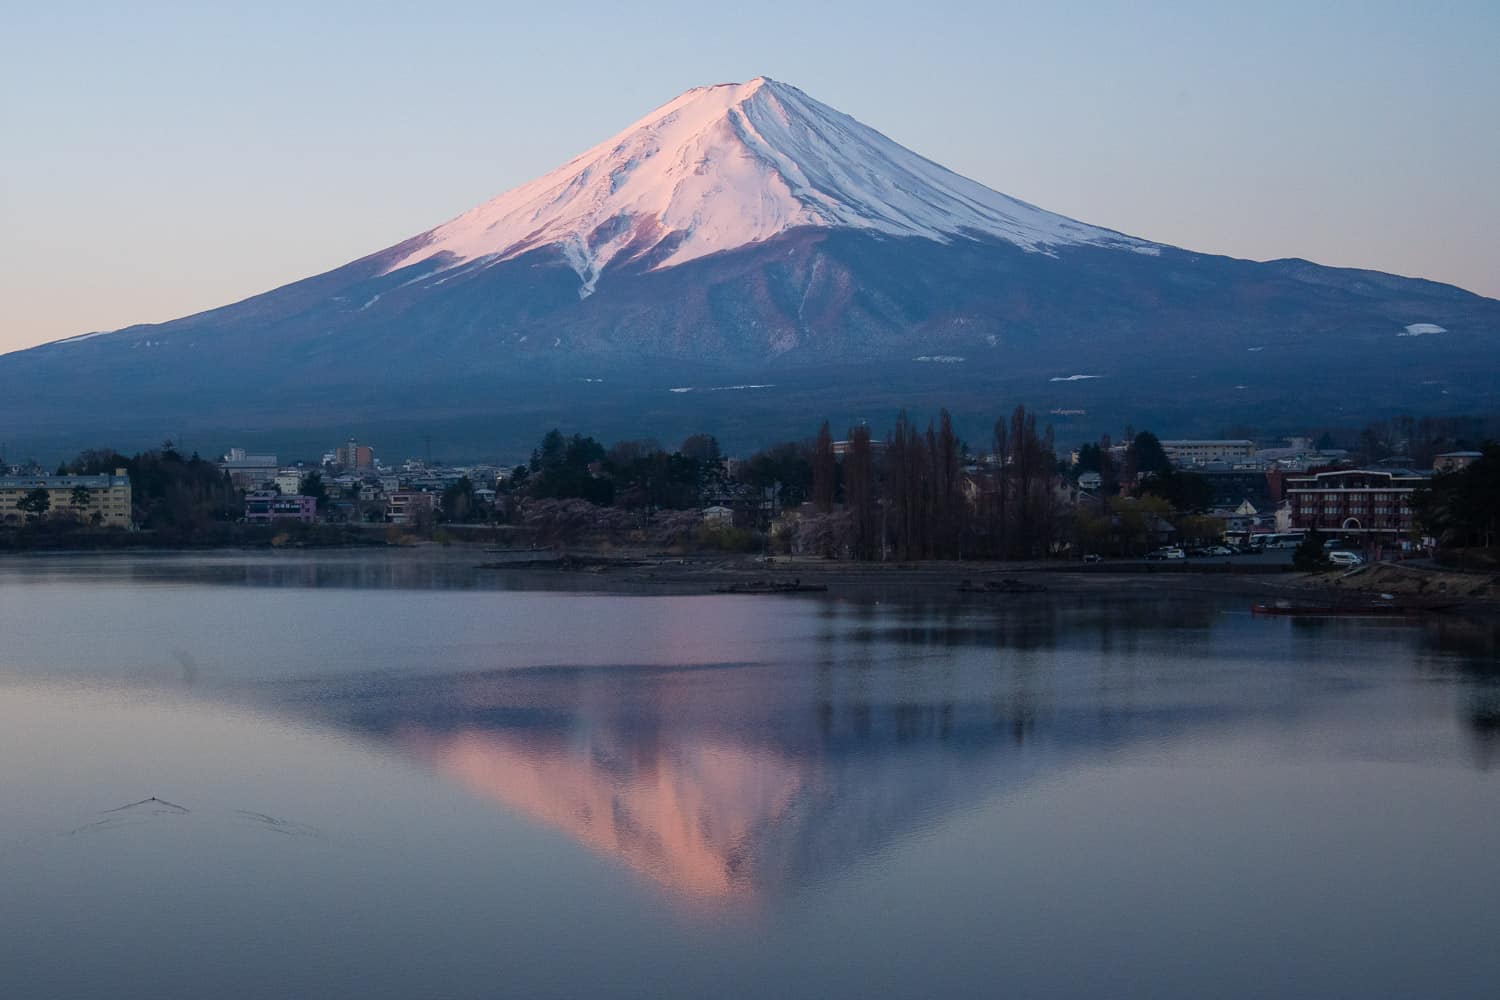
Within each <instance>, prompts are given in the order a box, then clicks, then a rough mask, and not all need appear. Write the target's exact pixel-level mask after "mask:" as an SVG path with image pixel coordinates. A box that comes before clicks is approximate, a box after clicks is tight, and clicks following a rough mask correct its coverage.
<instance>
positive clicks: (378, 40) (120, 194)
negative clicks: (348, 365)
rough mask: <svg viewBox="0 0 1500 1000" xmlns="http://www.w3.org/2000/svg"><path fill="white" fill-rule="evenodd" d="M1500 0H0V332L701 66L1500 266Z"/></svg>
mask: <svg viewBox="0 0 1500 1000" xmlns="http://www.w3.org/2000/svg"><path fill="white" fill-rule="evenodd" d="M1497 53H1500V3H1495V2H1494V0H1485V2H1462V0H1453V2H1446V3H1441V4H1432V5H1418V4H1411V3H1383V2H1363V3H1335V2H1324V3H1319V4H1315V5H1314V4H1305V3H1275V2H1271V3H1259V4H1233V5H1230V4H1201V3H1181V4H1170V3H1159V4H1152V5H1147V4H1146V3H1144V2H1138V3H1088V4H1085V3H1055V4H1045V5H1043V4H1035V3H1026V4H1009V3H1003V2H996V0H982V2H981V0H975V2H954V3H942V2H928V3H923V4H915V3H911V2H905V3H887V2H884V0H863V2H858V3H844V2H823V3H817V4H813V3H807V2H806V0H799V2H795V3H785V2H781V0H741V2H738V3H730V4H708V3H703V2H701V0H700V2H697V3H678V2H675V0H674V2H655V3H651V4H622V3H619V2H618V0H615V2H611V3H596V2H592V0H575V2H571V3H553V4H536V3H531V4H512V3H506V2H496V0H489V2H483V3H477V2H469V0H450V2H448V3H444V4H441V5H416V4H389V5H387V4H383V3H377V2H361V3H323V4H319V3H316V2H311V0H309V2H306V3H298V4H282V3H278V2H275V0H267V2H261V3H256V4H235V5H229V4H223V5H218V4H212V5H210V4H199V3H175V4H159V3H150V2H141V3H133V4H120V3H114V2H111V3H70V2H67V0H52V2H48V3H44V4H43V3H33V4H24V5H23V4H21V3H20V2H19V0H4V3H3V7H0V352H3V351H8V350H14V349H18V348H22V347H26V346H30V345H34V344H38V343H42V342H45V341H49V340H55V339H58V338H62V337H67V336H73V335H76V334H80V333H86V332H91V331H95V330H110V329H116V328H119V327H123V326H127V325H130V324H132V323H140V322H156V321H163V320H168V319H174V318H176V317H179V316H184V315H188V314H190V313H193V312H197V311H199V310H202V309H208V308H212V307H214V306H218V305H224V304H226V303H229V302H233V301H236V300H238V299H241V298H244V297H246V296H248V295H252V294H255V293H257V292H261V291H265V290H267V289H269V288H273V287H276V286H278V285H281V284H285V283H287V282H289V281H295V280H297V279H299V278H303V277H307V276H309V275H312V274H316V273H319V272H322V271H326V270H329V269H331V268H334V267H337V266H339V265H340V264H343V263H346V262H347V261H349V260H353V259H355V258H357V257H361V256H364V255H365V254H368V253H371V252H373V251H375V250H379V249H382V248H384V247H386V246H389V245H391V244H394V243H397V242H399V241H400V240H402V239H405V238H406V237H409V236H412V235H415V234H416V233H419V232H422V231H425V230H427V229H430V228H432V227H433V226H434V225H437V224H438V223H440V222H443V221H446V220H447V219H449V218H451V217H453V216H455V215H457V214H459V213H460V212H462V211H464V210H466V209H468V208H471V207H473V206H474V205H476V204H479V203H480V202H482V201H485V200H486V199H488V198H490V197H493V196H494V195H496V194H499V193H500V192H502V191H504V190H506V189H508V188H510V187H513V186H515V185H517V184H520V183H523V182H525V181H527V180H530V179H531V178H533V177H535V176H537V175H539V174H541V173H544V172H546V171H547V170H550V169H552V168H553V167H556V166H558V165H560V164H561V163H563V162H564V161H566V160H568V159H570V158H572V157H573V156H574V155H576V154H578V153H580V152H582V151H583V150H584V149H586V148H588V147H590V146H592V145H594V144H595V143H597V142H599V141H601V140H603V139H605V138H607V137H608V136H610V135H612V134H613V133H615V132H617V131H619V130H620V129H622V128H624V127H625V126H626V125H628V124H630V123H631V122H633V121H635V120H636V119H637V118H640V117H642V116H643V115H645V114H646V113H647V112H648V111H650V110H651V109H653V108H655V107H656V106H658V105H660V104H663V103H665V102H667V101H668V100H670V99H671V98H673V97H674V96H676V95H677V94H679V93H681V92H682V91H684V90H687V89H689V88H691V87H694V86H700V85H704V84H711V83H720V82H725V81H735V80H745V79H749V78H751V77H754V76H757V75H766V76H770V77H773V78H775V79H778V80H782V81H785V82H787V83H791V84H793V85H795V86H798V87H800V88H802V89H803V90H805V91H807V92H808V93H809V94H811V95H812V96H813V97H816V98H818V99H819V100H821V101H823V102H825V103H827V104H831V105H832V106H834V107H836V108H838V109H839V110H841V111H844V112H847V113H848V114H851V115H853V116H854V117H856V118H858V119H860V120H861V121H863V122H865V123H866V124H868V125H871V126H873V127H875V128H877V129H879V130H880V131H882V132H884V133H886V134H887V135H889V136H890V137H892V138H893V139H895V140H897V141H898V142H901V143H903V144H904V145H906V146H908V147H910V148H912V149H914V150H916V151H917V152H919V153H922V154H923V155H925V156H927V157H929V158H930V159H933V160H936V161H938V162H939V163H942V164H943V165H945V166H947V167H949V168H951V169H953V170H956V171H958V172H959V173H962V174H965V175H967V176H969V177H972V178H974V179H976V180H979V181H981V182H982V183H984V184H987V185H989V186H990V187H993V188H995V189H997V190H1000V191H1003V192H1005V193H1006V194H1009V195H1012V196H1015V197H1018V198H1022V199H1024V200H1027V201H1030V202H1033V203H1035V204H1038V205H1040V206H1042V207H1044V208H1047V209H1050V210H1052V211H1055V212H1061V213H1063V214H1065V215H1069V216H1072V217H1074V218H1077V219H1081V220H1084V221H1086V222H1089V223H1093V224H1095V225H1101V226H1106V227H1109V228H1111V229H1117V230H1120V231H1123V232H1127V233H1130V234H1132V235H1136V236H1141V237H1145V238H1148V239H1151V240H1156V241H1160V242H1164V243H1170V244H1175V245H1177V246H1183V247H1187V248H1191V249H1194V250H1199V251H1205V252H1213V253H1224V254H1230V255H1233V256H1237V257H1248V258H1253V259H1270V258H1276V257H1304V258H1308V259H1310V260H1315V261H1318V262H1319V263H1324V264H1332V265H1340V266H1350V267H1369V268H1376V269H1379V270H1384V271H1391V272H1395V273H1398V274H1405V275H1415V276H1420V277H1427V278H1434V279H1437V280H1440V281H1447V282H1451V283H1453V284H1457V285H1460V286H1462V287H1465V288H1468V289H1470V290H1473V291H1476V292H1480V293H1482V294H1486V295H1491V296H1496V297H1500V180H1497V179H1500V110H1497V109H1500V55H1497Z"/></svg>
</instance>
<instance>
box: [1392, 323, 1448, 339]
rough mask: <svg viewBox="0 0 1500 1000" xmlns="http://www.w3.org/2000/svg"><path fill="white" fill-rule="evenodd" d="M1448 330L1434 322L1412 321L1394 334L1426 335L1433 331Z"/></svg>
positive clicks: (1405, 335) (1403, 335)
mask: <svg viewBox="0 0 1500 1000" xmlns="http://www.w3.org/2000/svg"><path fill="white" fill-rule="evenodd" d="M1447 332H1448V331H1447V330H1446V329H1444V328H1443V327H1441V326H1438V325H1437V324H1436V323H1412V324H1409V325H1408V326H1407V328H1406V329H1405V330H1402V331H1401V332H1400V333H1398V334H1396V336H1398V337H1427V336H1431V335H1432V334H1434V333H1447Z"/></svg>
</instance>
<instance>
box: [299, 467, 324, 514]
mask: <svg viewBox="0 0 1500 1000" xmlns="http://www.w3.org/2000/svg"><path fill="white" fill-rule="evenodd" d="M297 492H298V493H301V494H302V495H303V496H305V497H312V498H313V499H314V500H316V501H318V509H319V510H327V509H328V486H327V485H326V484H325V483H324V482H323V474H322V473H321V472H309V473H308V474H307V475H305V476H303V477H302V481H301V482H299V483H298V484H297Z"/></svg>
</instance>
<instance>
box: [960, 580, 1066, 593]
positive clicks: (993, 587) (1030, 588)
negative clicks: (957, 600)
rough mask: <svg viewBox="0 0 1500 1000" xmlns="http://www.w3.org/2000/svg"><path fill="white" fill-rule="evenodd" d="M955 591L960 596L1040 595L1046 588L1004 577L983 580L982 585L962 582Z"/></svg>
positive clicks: (1038, 584)
mask: <svg viewBox="0 0 1500 1000" xmlns="http://www.w3.org/2000/svg"><path fill="white" fill-rule="evenodd" d="M957 590H958V592H959V593H960V594H1041V593H1045V592H1046V590H1047V588H1046V587H1044V586H1043V585H1042V584H1040V583H1025V582H1023V581H1021V580H1015V579H1012V578H1010V577H1006V578H1005V579H1003V580H985V581H984V582H983V583H982V584H975V583H973V582H971V581H969V580H964V581H962V582H961V583H959V585H958V587H957Z"/></svg>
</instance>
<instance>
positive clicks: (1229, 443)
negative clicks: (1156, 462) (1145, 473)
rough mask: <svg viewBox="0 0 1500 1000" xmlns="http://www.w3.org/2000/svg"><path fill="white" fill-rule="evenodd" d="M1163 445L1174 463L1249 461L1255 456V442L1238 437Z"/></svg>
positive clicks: (1167, 442)
mask: <svg viewBox="0 0 1500 1000" xmlns="http://www.w3.org/2000/svg"><path fill="white" fill-rule="evenodd" d="M1161 447H1162V450H1163V451H1165V452H1166V453H1167V458H1168V459H1170V460H1171V462H1172V464H1173V465H1207V464H1208V463H1210V462H1248V461H1250V460H1251V459H1253V458H1254V457H1255V442H1254V441H1246V440H1238V439H1236V440H1190V441H1163V442H1162V443H1161Z"/></svg>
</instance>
